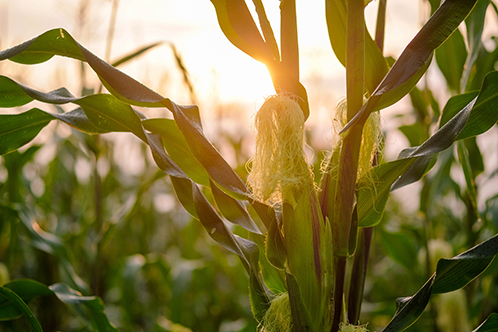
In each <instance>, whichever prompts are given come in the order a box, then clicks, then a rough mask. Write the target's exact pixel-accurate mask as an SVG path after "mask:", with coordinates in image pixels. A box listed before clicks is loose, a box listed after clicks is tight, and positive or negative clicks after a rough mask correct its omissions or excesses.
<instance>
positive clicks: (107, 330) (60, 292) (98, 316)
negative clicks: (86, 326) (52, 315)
mask: <svg viewBox="0 0 498 332" xmlns="http://www.w3.org/2000/svg"><path fill="white" fill-rule="evenodd" d="M49 288H50V290H51V291H52V292H54V294H55V295H56V296H57V298H59V300H61V301H62V302H64V303H66V304H71V305H76V304H82V305H84V306H85V307H86V308H87V309H88V310H89V312H90V321H91V323H92V327H93V329H94V330H95V331H102V332H118V329H117V328H115V327H114V326H113V325H112V324H111V322H110V321H109V318H107V315H106V313H105V310H104V309H105V308H104V303H103V302H102V300H101V299H100V298H99V297H97V296H83V295H82V294H81V293H80V292H77V291H75V290H74V289H72V288H70V287H69V286H68V285H66V284H54V285H52V286H50V287H49Z"/></svg>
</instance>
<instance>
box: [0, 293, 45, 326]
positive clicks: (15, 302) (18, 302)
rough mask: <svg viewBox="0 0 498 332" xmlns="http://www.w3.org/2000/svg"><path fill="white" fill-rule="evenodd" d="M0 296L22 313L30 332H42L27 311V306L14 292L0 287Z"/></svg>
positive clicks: (30, 313)
mask: <svg viewBox="0 0 498 332" xmlns="http://www.w3.org/2000/svg"><path fill="white" fill-rule="evenodd" d="M0 296H1V297H4V298H6V299H7V300H8V301H10V302H11V303H12V304H13V305H15V306H16V308H17V309H19V311H20V312H22V313H23V314H24V315H25V316H26V318H27V319H28V322H29V326H30V330H31V331H32V332H43V330H42V328H41V325H40V323H39V322H38V320H36V318H35V316H34V315H33V313H32V312H31V310H30V309H29V307H28V305H27V304H26V303H24V301H23V300H22V299H21V298H20V297H19V295H17V294H16V293H15V292H14V291H12V290H10V289H9V288H6V287H0Z"/></svg>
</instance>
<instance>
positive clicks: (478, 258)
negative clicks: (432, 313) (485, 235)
mask: <svg viewBox="0 0 498 332" xmlns="http://www.w3.org/2000/svg"><path fill="white" fill-rule="evenodd" d="M496 254H498V235H495V236H493V237H492V238H490V239H488V240H487V241H485V242H482V243H480V244H478V245H477V246H475V247H473V248H471V249H469V250H467V251H466V252H464V253H461V254H460V255H458V256H455V257H453V258H451V259H444V258H443V259H440V260H439V261H438V264H437V270H436V279H435V281H434V288H433V290H432V293H433V294H439V293H447V292H451V291H454V290H457V289H459V288H462V287H464V286H466V285H467V284H468V283H469V282H471V281H472V280H474V279H475V278H476V277H477V276H478V275H479V274H481V273H482V272H483V271H484V270H486V268H487V267H488V265H489V264H490V263H491V261H492V260H493V259H494V256H495V255H496Z"/></svg>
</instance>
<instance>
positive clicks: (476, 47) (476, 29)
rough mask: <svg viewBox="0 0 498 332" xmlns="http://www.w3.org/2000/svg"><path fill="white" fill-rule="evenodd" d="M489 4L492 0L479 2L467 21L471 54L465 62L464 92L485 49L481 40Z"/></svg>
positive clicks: (480, 0)
mask: <svg viewBox="0 0 498 332" xmlns="http://www.w3.org/2000/svg"><path fill="white" fill-rule="evenodd" d="M489 2H490V0H479V1H477V4H476V6H475V8H474V10H472V12H471V13H470V15H469V17H467V19H466V20H465V26H466V28H467V41H468V44H469V47H468V48H469V53H468V56H467V59H466V61H465V66H464V68H465V69H464V71H463V75H462V82H461V86H462V89H463V90H465V89H466V87H467V83H468V81H469V77H470V73H471V71H472V69H473V67H474V64H475V62H476V60H477V57H478V55H479V52H480V50H481V48H483V44H482V40H481V38H482V32H483V30H484V18H485V17H486V10H487V8H488V5H489ZM456 54H458V53H456Z"/></svg>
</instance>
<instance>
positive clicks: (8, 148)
mask: <svg viewBox="0 0 498 332" xmlns="http://www.w3.org/2000/svg"><path fill="white" fill-rule="evenodd" d="M52 119H53V117H52V116H50V115H48V114H46V113H45V112H43V111H41V110H39V109H37V108H33V109H31V110H29V111H27V112H24V113H21V114H1V115H0V142H1V143H0V155H4V154H6V153H9V152H12V151H14V150H17V149H19V148H20V147H22V146H24V145H26V144H28V143H29V142H31V141H32V140H33V139H34V138H35V137H36V136H37V135H38V133H39V132H40V131H41V130H42V129H43V128H45V126H47V125H48V124H49V123H50V121H51V120H52Z"/></svg>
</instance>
